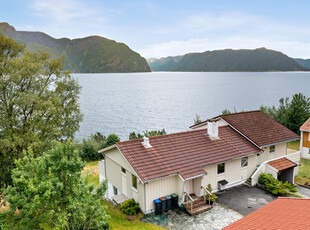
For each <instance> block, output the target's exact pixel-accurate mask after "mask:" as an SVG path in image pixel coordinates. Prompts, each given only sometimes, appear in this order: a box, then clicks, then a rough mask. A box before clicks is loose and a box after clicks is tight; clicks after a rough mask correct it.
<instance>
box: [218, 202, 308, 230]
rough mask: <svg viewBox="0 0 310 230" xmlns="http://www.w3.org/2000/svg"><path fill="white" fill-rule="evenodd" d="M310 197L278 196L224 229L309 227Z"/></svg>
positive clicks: (301, 228)
mask: <svg viewBox="0 0 310 230" xmlns="http://www.w3.org/2000/svg"><path fill="white" fill-rule="evenodd" d="M309 210H310V199H301V198H290V197H279V198H278V199H277V200H274V201H272V202H271V203H269V204H267V205H265V206H263V207H262V208H260V209H258V210H256V211H255V212H252V213H251V214H249V215H247V216H245V217H243V218H242V219H240V220H238V221H236V222H234V223H232V224H231V225H229V226H227V227H225V228H223V229H224V230H259V229H260V230H265V229H268V230H279V229H282V230H284V229H292V230H293V229H294V230H306V229H310V222H309V220H310V211H309Z"/></svg>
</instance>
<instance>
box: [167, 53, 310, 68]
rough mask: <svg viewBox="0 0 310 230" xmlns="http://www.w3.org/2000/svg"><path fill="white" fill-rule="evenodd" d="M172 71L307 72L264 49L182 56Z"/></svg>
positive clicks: (292, 62) (286, 57) (285, 57)
mask: <svg viewBox="0 0 310 230" xmlns="http://www.w3.org/2000/svg"><path fill="white" fill-rule="evenodd" d="M173 71H214V72H230V71H231V72H234V71H253V72H265V71H309V69H307V68H305V67H303V66H301V65H299V64H298V63H297V62H296V61H295V60H294V59H292V58H290V57H288V56H287V55H285V54H283V53H281V52H278V51H274V50H268V49H266V48H259V49H255V50H231V49H226V50H215V51H206V52H204V53H190V54H186V55H184V57H183V58H182V60H181V61H180V62H179V63H178V64H177V65H176V66H175V67H174V69H173Z"/></svg>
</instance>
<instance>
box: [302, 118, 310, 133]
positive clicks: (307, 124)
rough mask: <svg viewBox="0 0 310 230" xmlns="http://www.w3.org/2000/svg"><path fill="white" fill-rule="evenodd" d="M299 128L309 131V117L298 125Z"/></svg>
mask: <svg viewBox="0 0 310 230" xmlns="http://www.w3.org/2000/svg"><path fill="white" fill-rule="evenodd" d="M300 130H305V131H309V132H310V117H309V119H308V120H307V121H306V122H305V123H304V124H303V125H302V126H301V127H300Z"/></svg>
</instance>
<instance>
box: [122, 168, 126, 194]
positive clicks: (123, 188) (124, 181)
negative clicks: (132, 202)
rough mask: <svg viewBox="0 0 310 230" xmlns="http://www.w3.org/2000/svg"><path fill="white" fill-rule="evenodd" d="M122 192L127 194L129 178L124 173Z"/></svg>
mask: <svg viewBox="0 0 310 230" xmlns="http://www.w3.org/2000/svg"><path fill="white" fill-rule="evenodd" d="M122 193H123V194H124V195H125V196H127V180H126V175H124V174H123V173H122Z"/></svg>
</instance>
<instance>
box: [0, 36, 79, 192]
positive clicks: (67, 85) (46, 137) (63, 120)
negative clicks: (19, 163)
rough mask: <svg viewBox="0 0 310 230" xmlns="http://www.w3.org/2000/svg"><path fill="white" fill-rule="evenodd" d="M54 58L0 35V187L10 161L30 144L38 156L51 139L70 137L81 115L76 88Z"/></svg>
mask: <svg viewBox="0 0 310 230" xmlns="http://www.w3.org/2000/svg"><path fill="white" fill-rule="evenodd" d="M62 70H63V65H62V62H61V61H60V60H52V59H50V58H49V55H48V54H46V53H44V52H37V53H30V52H27V51H24V46H22V45H20V44H19V43H17V42H15V41H14V40H12V39H10V38H6V37H4V36H3V35H0V187H6V186H7V185H8V184H10V183H11V176H10V174H11V170H12V169H13V168H14V160H15V159H19V158H21V157H22V156H23V150H25V149H27V148H28V147H29V146H32V149H33V153H34V155H40V153H42V152H43V151H45V150H46V149H47V148H48V147H50V146H51V142H52V141H53V140H66V139H68V138H72V137H73V135H74V133H75V132H76V131H77V130H78V129H79V123H80V121H81V120H82V115H81V112H80V108H79V103H78V97H79V93H80V86H79V85H78V83H77V81H76V80H75V79H73V78H71V77H70V75H69V73H68V72H64V71H62Z"/></svg>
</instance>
